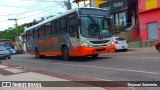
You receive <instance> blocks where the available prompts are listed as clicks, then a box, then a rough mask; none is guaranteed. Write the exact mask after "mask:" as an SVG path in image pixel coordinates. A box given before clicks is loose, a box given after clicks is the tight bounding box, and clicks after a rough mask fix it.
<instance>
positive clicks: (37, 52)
mask: <svg viewBox="0 0 160 90" xmlns="http://www.w3.org/2000/svg"><path fill="white" fill-rule="evenodd" d="M35 53H36V58H37V59H41V58H43V57H44V56H42V55H39V51H38V49H37V48H36V50H35Z"/></svg>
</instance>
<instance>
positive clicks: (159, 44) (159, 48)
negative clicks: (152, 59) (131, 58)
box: [155, 41, 160, 52]
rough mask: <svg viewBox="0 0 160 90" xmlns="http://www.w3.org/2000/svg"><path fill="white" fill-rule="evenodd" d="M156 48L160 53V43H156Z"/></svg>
mask: <svg viewBox="0 0 160 90" xmlns="http://www.w3.org/2000/svg"><path fill="white" fill-rule="evenodd" d="M155 47H156V49H157V50H158V51H159V52H160V41H157V42H156V45H155Z"/></svg>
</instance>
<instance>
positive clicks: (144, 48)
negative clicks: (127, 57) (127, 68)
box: [128, 46, 158, 53]
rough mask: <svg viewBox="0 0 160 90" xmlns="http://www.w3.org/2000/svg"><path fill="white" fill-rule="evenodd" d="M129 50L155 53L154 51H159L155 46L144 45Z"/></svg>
mask: <svg viewBox="0 0 160 90" xmlns="http://www.w3.org/2000/svg"><path fill="white" fill-rule="evenodd" d="M128 51H130V52H132V51H134V52H135V51H136V53H137V52H138V53H154V52H158V51H157V50H156V49H155V47H154V46H153V47H143V48H128Z"/></svg>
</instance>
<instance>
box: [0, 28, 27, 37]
mask: <svg viewBox="0 0 160 90" xmlns="http://www.w3.org/2000/svg"><path fill="white" fill-rule="evenodd" d="M17 32H18V35H20V34H21V33H23V32H24V26H23V25H21V26H17V29H16V28H13V29H10V30H8V29H6V30H5V31H3V32H0V39H11V40H15V37H16V36H17Z"/></svg>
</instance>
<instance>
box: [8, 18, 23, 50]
mask: <svg viewBox="0 0 160 90" xmlns="http://www.w3.org/2000/svg"><path fill="white" fill-rule="evenodd" d="M8 20H12V21H15V24H16V28H15V29H16V32H17V36H16V41H17V43H18V45H17V51H19V50H21V45H20V41H19V35H18V34H19V32H18V28H17V26H18V25H17V20H18V19H16V18H14V19H8Z"/></svg>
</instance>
